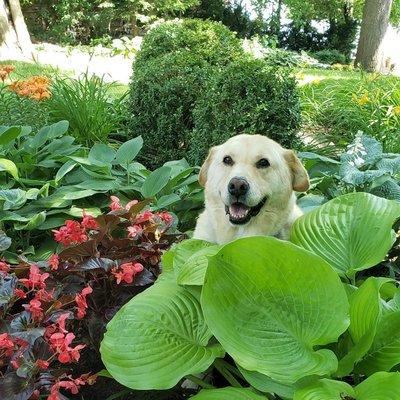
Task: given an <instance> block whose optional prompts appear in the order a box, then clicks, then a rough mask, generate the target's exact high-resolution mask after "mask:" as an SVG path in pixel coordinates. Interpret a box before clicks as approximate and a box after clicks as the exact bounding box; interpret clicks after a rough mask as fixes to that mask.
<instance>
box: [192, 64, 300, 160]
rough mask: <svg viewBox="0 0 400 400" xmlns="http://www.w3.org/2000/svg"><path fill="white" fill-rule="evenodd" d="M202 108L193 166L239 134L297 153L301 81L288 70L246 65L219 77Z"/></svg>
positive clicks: (231, 67) (196, 118) (201, 101)
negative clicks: (264, 137)
mask: <svg viewBox="0 0 400 400" xmlns="http://www.w3.org/2000/svg"><path fill="white" fill-rule="evenodd" d="M202 93H203V94H202V96H201V97H200V98H199V99H198V101H197V102H196V107H195V110H194V123H195V129H194V132H193V134H192V137H191V143H190V151H189V160H190V162H192V163H196V164H199V163H201V162H202V161H203V159H204V158H205V156H206V154H207V151H208V149H209V148H210V147H211V146H213V145H215V144H219V143H223V142H224V141H225V140H227V139H229V138H230V137H231V136H233V135H236V134H239V133H249V134H255V133H258V134H262V135H267V136H269V137H270V138H271V139H274V140H276V141H277V142H279V143H281V144H282V145H283V146H286V147H290V148H296V147H298V146H299V144H300V140H299V138H298V136H297V134H296V131H297V129H298V128H299V125H300V106H299V97H298V93H297V90H296V81H295V79H294V77H293V76H291V75H290V73H289V72H288V71H287V70H286V69H276V68H273V67H269V66H268V65H267V64H266V63H265V62H264V61H262V60H252V59H243V60H240V61H237V62H234V63H232V64H230V65H229V66H227V67H226V68H224V69H223V70H221V71H220V72H219V73H216V74H215V75H213V76H212V77H211V79H210V80H209V81H208V85H207V88H206V90H204V91H203V92H202Z"/></svg>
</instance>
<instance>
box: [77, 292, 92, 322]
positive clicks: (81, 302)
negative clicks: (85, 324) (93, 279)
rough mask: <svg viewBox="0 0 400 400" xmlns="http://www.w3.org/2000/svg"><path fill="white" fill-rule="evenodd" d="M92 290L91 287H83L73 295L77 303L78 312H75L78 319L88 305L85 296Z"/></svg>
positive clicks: (84, 312) (84, 313) (81, 316)
mask: <svg viewBox="0 0 400 400" xmlns="http://www.w3.org/2000/svg"><path fill="white" fill-rule="evenodd" d="M92 292H93V289H92V288H91V287H90V286H88V287H85V288H84V289H83V290H82V292H81V293H79V294H77V295H76V296H75V301H76V304H77V305H78V314H77V317H78V319H82V318H83V317H84V316H85V315H86V310H87V308H88V305H87V302H86V296H87V295H89V294H90V293H92Z"/></svg>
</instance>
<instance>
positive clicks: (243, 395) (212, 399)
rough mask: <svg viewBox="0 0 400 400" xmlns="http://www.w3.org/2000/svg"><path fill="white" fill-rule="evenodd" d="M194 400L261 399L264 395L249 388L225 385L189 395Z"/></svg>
mask: <svg viewBox="0 0 400 400" xmlns="http://www.w3.org/2000/svg"><path fill="white" fill-rule="evenodd" d="M191 399H196V400H261V399H266V397H264V396H260V395H258V394H255V393H254V392H252V391H251V390H250V389H241V388H233V387H226V388H223V389H205V390H202V391H201V392H200V393H199V394H197V395H196V396H193V397H191Z"/></svg>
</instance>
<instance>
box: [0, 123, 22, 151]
mask: <svg viewBox="0 0 400 400" xmlns="http://www.w3.org/2000/svg"><path fill="white" fill-rule="evenodd" d="M21 132H22V127H21V126H11V127H6V129H5V130H2V132H1V133H0V146H6V145H7V144H9V143H10V142H12V141H13V140H15V139H16V138H17V137H18V136H19V135H20V134H21Z"/></svg>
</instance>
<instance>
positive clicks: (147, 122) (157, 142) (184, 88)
mask: <svg viewBox="0 0 400 400" xmlns="http://www.w3.org/2000/svg"><path fill="white" fill-rule="evenodd" d="M207 73H208V64H207V63H206V62H205V61H204V60H203V59H202V58H201V57H199V56H196V55H194V54H191V53H189V52H183V53H172V54H165V55H164V56H161V57H158V58H155V59H151V60H148V61H147V62H146V67H145V68H136V69H135V73H134V76H133V79H132V83H131V110H132V118H131V122H130V131H131V135H132V136H135V135H137V134H138V132H140V134H141V135H142V136H143V139H144V151H143V152H142V154H143V155H142V156H141V158H140V161H142V162H144V163H146V164H148V165H151V166H160V165H161V164H163V163H164V162H167V161H169V160H174V159H180V158H183V157H185V153H186V151H187V146H188V141H189V138H190V134H191V132H192V130H193V118H192V110H193V107H194V103H195V101H196V97H197V96H198V93H199V91H201V88H202V86H203V84H204V81H205V79H206V75H207Z"/></svg>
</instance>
